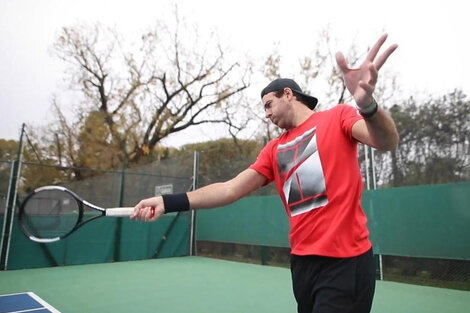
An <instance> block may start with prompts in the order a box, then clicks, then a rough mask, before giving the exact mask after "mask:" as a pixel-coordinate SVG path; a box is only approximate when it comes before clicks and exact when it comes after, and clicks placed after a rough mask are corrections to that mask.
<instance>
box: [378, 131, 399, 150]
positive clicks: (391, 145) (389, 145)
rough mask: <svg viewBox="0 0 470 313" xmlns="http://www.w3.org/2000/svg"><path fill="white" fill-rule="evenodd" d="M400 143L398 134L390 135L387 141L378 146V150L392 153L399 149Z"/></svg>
mask: <svg viewBox="0 0 470 313" xmlns="http://www.w3.org/2000/svg"><path fill="white" fill-rule="evenodd" d="M399 142H400V137H399V136H398V133H397V132H394V133H393V134H392V135H390V136H389V137H388V138H387V140H384V141H383V142H381V143H380V144H379V145H377V150H379V151H391V150H395V149H396V148H397V147H398V143H399Z"/></svg>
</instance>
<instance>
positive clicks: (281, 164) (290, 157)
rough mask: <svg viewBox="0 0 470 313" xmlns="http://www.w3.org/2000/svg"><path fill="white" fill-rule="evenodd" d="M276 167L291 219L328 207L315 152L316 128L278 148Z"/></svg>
mask: <svg viewBox="0 0 470 313" xmlns="http://www.w3.org/2000/svg"><path fill="white" fill-rule="evenodd" d="M277 166H278V171H279V176H280V177H281V179H282V181H284V186H283V192H284V196H285V199H286V201H287V205H288V207H289V210H290V212H291V216H295V215H299V214H302V213H305V212H309V211H311V210H314V209H317V208H319V207H322V206H325V205H326V204H327V203H328V198H327V196H326V184H325V176H324V174H323V169H322V166H321V161H320V156H319V154H318V148H317V137H316V127H314V128H312V129H309V130H308V131H306V132H305V133H303V134H302V135H300V136H298V137H297V138H295V139H294V140H292V141H290V142H288V143H285V144H282V145H278V147H277Z"/></svg>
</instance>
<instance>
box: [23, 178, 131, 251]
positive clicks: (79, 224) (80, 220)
mask: <svg viewBox="0 0 470 313" xmlns="http://www.w3.org/2000/svg"><path fill="white" fill-rule="evenodd" d="M46 190H59V191H62V192H66V193H68V194H69V195H71V196H72V198H74V200H75V201H76V202H77V204H78V219H77V222H76V223H75V225H74V226H73V227H72V228H71V229H70V231H69V232H67V233H65V234H64V235H62V236H58V237H54V238H38V237H36V236H34V235H31V234H30V233H29V231H28V230H27V229H26V228H25V227H24V225H23V218H24V215H25V213H24V208H25V205H26V203H27V202H28V200H29V199H30V198H31V197H33V196H34V195H35V194H37V193H38V192H40V191H46ZM83 205H86V206H88V207H89V208H91V209H93V210H96V211H98V212H101V214H100V215H96V216H93V217H90V218H89V219H87V220H83V216H84V208H83ZM116 209H119V210H121V209H122V210H121V214H112V213H111V214H106V211H107V209H105V208H102V207H99V206H97V205H94V204H92V203H90V202H88V201H86V200H83V199H82V198H81V197H80V196H79V195H77V194H76V193H75V192H73V191H71V190H69V189H67V188H65V187H62V186H43V187H39V188H36V189H34V190H33V191H32V192H31V193H30V194H29V195H28V196H27V197H26V198H25V199H24V201H23V202H22V204H21V206H20V210H19V213H18V224H19V225H20V228H21V230H22V231H23V233H24V234H25V235H26V236H27V237H28V238H29V239H30V240H32V241H35V242H39V243H51V242H56V241H59V240H62V239H64V238H66V237H68V236H69V235H70V234H72V233H73V232H74V231H76V230H77V229H79V228H80V227H82V226H83V225H85V224H87V223H89V222H91V221H93V220H95V219H97V218H100V217H103V216H113V217H123V216H129V215H130V214H129V213H130V212H131V211H132V210H133V208H112V209H111V210H116ZM108 212H112V211H108Z"/></svg>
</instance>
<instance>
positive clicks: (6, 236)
mask: <svg viewBox="0 0 470 313" xmlns="http://www.w3.org/2000/svg"><path fill="white" fill-rule="evenodd" d="M24 128H25V124H24V123H23V125H22V126H21V135H20V142H19V147H18V154H17V156H16V160H15V161H13V162H12V168H11V176H10V182H9V186H8V195H7V201H6V206H5V216H4V220H3V229H2V239H1V242H0V270H7V268H8V254H9V252H10V242H11V234H12V230H13V221H14V219H15V206H16V199H17V194H18V193H17V190H18V181H19V177H20V172H21V159H22V156H23V134H24Z"/></svg>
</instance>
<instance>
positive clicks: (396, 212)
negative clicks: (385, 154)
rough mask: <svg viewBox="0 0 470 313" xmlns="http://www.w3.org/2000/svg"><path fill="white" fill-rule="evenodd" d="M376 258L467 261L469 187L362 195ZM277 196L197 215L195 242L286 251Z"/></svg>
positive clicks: (283, 217) (458, 185)
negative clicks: (282, 249)
mask: <svg viewBox="0 0 470 313" xmlns="http://www.w3.org/2000/svg"><path fill="white" fill-rule="evenodd" d="M362 205H363V208H364V211H365V213H366V215H367V216H368V219H369V222H368V226H369V229H370V231H371V240H372V242H373V245H374V252H375V253H376V254H385V255H398V256H415V257H436V258H450V259H466V260H470V227H469V226H468V225H469V222H470V182H465V183H456V184H444V185H429V186H416V187H403V188H390V189H379V190H372V191H365V192H364V194H363V198H362ZM285 214H286V213H285V211H284V208H283V206H282V203H281V201H280V199H279V197H278V196H257V197H250V198H245V199H242V200H240V201H237V202H236V203H234V204H232V205H229V206H226V207H223V208H219V209H215V210H201V211H198V215H197V228H196V229H197V237H196V239H197V240H203V241H219V242H233V243H241V244H254V245H265V246H277V247H288V228H289V226H288V220H287V217H286V215H285Z"/></svg>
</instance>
